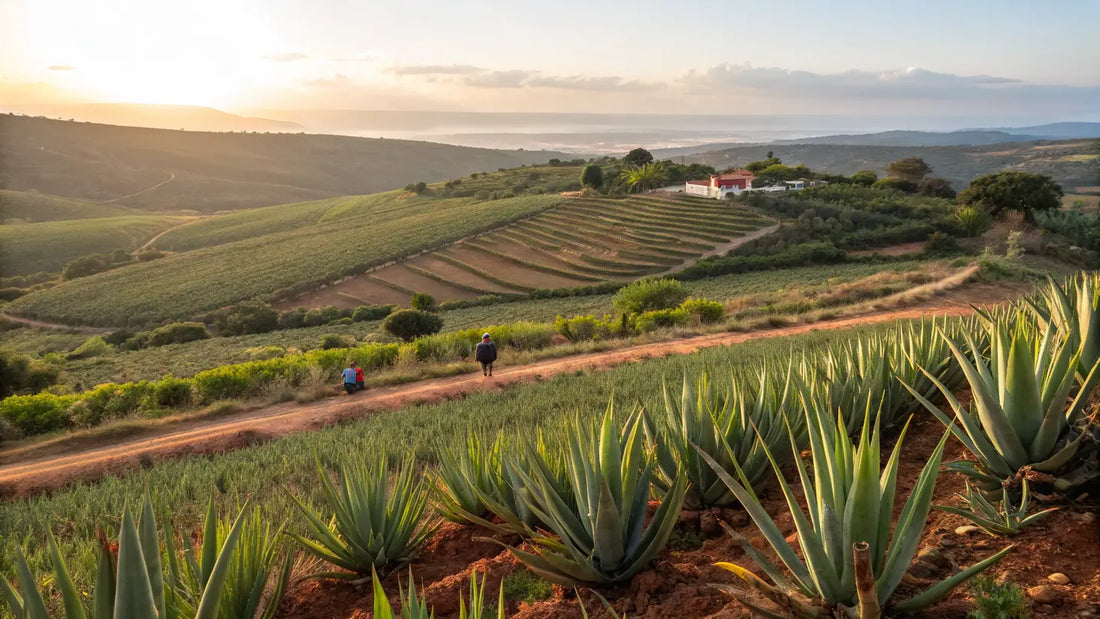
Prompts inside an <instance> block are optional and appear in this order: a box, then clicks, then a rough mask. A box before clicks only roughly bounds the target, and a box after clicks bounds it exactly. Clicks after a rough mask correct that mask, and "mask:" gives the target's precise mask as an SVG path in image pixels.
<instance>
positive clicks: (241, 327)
mask: <svg viewBox="0 0 1100 619" xmlns="http://www.w3.org/2000/svg"><path fill="white" fill-rule="evenodd" d="M213 326H214V330H215V331H217V332H218V333H220V334H221V335H247V334H249V333H267V332H269V331H274V330H275V329H278V328H279V312H278V311H276V310H275V309H274V308H273V307H271V306H270V305H268V304H267V303H265V302H264V301H262V300H261V299H250V300H248V301H241V302H240V303H238V304H236V305H232V306H230V307H225V308H222V309H220V310H218V311H216V312H214V315H213Z"/></svg>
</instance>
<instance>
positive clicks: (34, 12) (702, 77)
mask: <svg viewBox="0 0 1100 619" xmlns="http://www.w3.org/2000/svg"><path fill="white" fill-rule="evenodd" d="M1098 25H1100V0H1082V1H1076V2H1074V1H1057V0H1056V1H1049V2H1044V3H1038V2H1013V1H1001V2H986V1H966V0H954V1H951V2H942V1H936V0H933V1H925V2H904V3H899V2H863V1H852V2H840V1H826V0H818V1H798V0H788V1H787V2H783V3H768V2H759V1H758V2H753V3H749V2H735V1H719V0H695V1H689V0H681V1H663V0H631V1H621V2H620V1H618V0H604V1H594V0H588V1H580V0H556V1H554V2H538V3H534V2H523V1H495V2H488V1H484V0H467V1H464V2H454V1H452V0H403V1H402V0H398V1H393V0H390V1H387V2H380V1H378V0H358V1H352V0H310V1H306V0H263V1H260V0H188V1H186V2H184V1H180V0H177V1H173V2H165V1H162V0H100V1H98V2H88V1H87V0H0V102H2V103H7V104H42V103H74V102H133V103H171V104H188V105H204V106H212V107H218V108H220V109H225V110H231V111H249V110H251V111H257V110H286V109H291V110H293V109H345V110H347V109H359V110H375V109H388V110H449V111H492V112H508V111H532V112H613V113H681V114H697V113H698V114H937V115H951V114H957V115H978V114H989V113H991V112H992V113H995V114H996V115H1001V116H1006V117H1007V116H1028V117H1042V118H1047V119H1050V120H1094V121H1097V120H1100V38H1098V36H1097V26H1098Z"/></svg>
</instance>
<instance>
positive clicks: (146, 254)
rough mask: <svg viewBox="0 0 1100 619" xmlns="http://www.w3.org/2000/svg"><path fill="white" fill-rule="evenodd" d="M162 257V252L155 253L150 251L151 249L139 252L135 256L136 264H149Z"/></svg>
mask: <svg viewBox="0 0 1100 619" xmlns="http://www.w3.org/2000/svg"><path fill="white" fill-rule="evenodd" d="M163 257H164V252H162V251H156V250H152V249H151V250H147V251H143V252H141V253H140V254H138V255H137V259H138V262H149V261H150V260H157V259H158V258H163Z"/></svg>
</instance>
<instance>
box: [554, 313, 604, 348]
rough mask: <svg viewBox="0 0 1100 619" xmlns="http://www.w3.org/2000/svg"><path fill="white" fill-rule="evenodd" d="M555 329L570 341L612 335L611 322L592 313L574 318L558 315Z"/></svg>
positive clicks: (588, 339)
mask: <svg viewBox="0 0 1100 619" xmlns="http://www.w3.org/2000/svg"><path fill="white" fill-rule="evenodd" d="M554 331H557V332H558V333H559V334H561V335H563V336H565V338H566V339H568V340H569V341H570V342H587V341H590V340H595V339H607V338H609V337H611V324H609V323H608V322H607V321H604V320H600V319H599V318H596V317H595V316H593V315H591V314H588V315H586V316H573V317H572V318H565V317H563V316H558V317H557V318H555V319H554Z"/></svg>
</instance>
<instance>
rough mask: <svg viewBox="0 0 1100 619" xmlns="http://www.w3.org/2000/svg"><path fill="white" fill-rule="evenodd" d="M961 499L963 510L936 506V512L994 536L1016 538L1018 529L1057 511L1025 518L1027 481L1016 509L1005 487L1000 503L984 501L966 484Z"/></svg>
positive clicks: (1027, 492) (1051, 510) (1052, 509)
mask: <svg viewBox="0 0 1100 619" xmlns="http://www.w3.org/2000/svg"><path fill="white" fill-rule="evenodd" d="M960 498H961V499H962V501H963V504H964V505H965V507H951V506H946V505H936V506H935V509H938V510H940V511H944V512H948V513H950V514H957V515H959V516H962V517H963V518H966V519H967V520H969V521H970V522H973V523H974V524H976V525H978V526H979V527H981V529H982V530H983V531H985V532H986V533H988V534H990V535H992V536H994V537H996V536H998V535H1016V534H1017V533H1019V532H1020V529H1022V528H1024V527H1026V526H1028V525H1031V524H1035V523H1036V522H1038V521H1040V520H1042V519H1043V518H1046V517H1047V516H1049V515H1050V514H1051V513H1053V512H1056V511H1058V508H1057V507H1052V508H1050V509H1045V510H1043V511H1041V512H1037V513H1034V514H1031V515H1030V516H1028V515H1027V508H1028V504H1029V503H1030V500H1031V493H1030V492H1029V490H1028V482H1027V480H1026V479H1025V480H1024V482H1023V491H1022V494H1021V497H1020V505H1019V506H1018V507H1017V506H1015V505H1014V504H1013V503H1014V502H1013V500H1012V497H1011V496H1009V492H1008V488H1001V500H1000V502H999V503H994V502H992V501H989V500H988V499H986V498H985V497H984V496H983V495H982V493H980V492H974V489H973V488H971V487H970V483H969V482H967V484H966V495H965V496H960Z"/></svg>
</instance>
